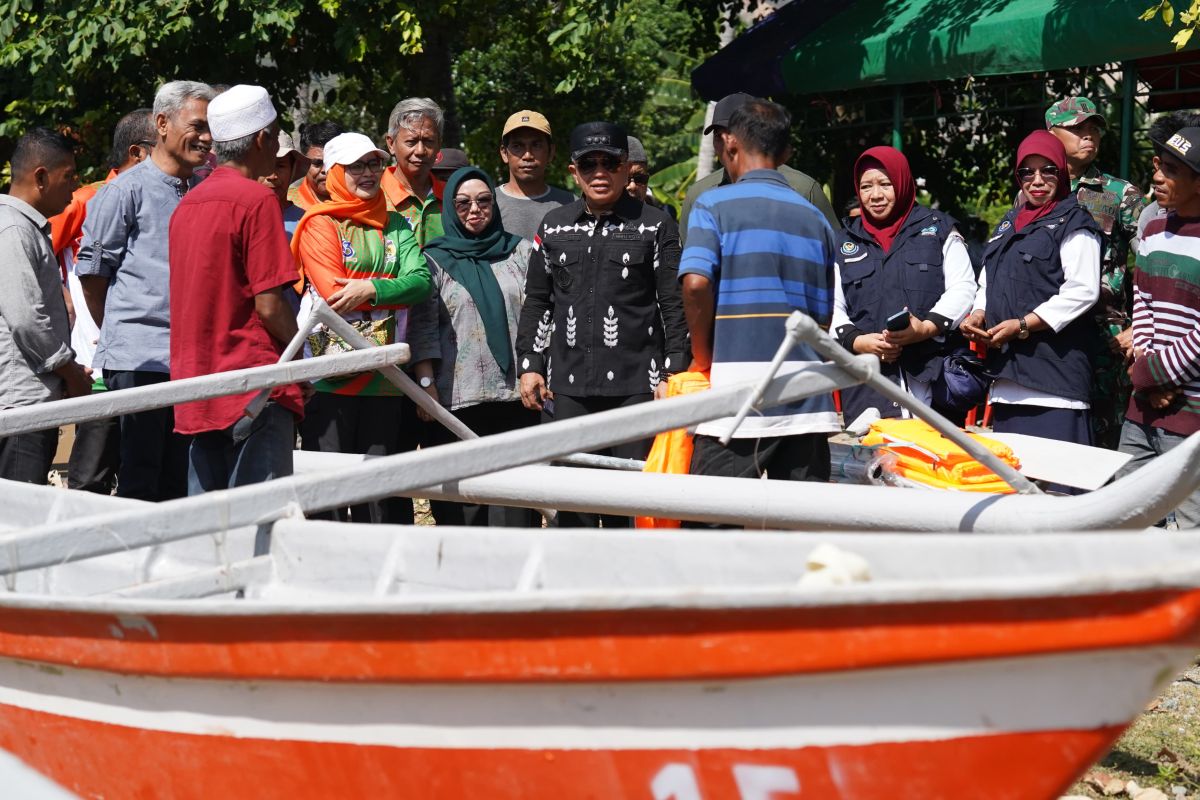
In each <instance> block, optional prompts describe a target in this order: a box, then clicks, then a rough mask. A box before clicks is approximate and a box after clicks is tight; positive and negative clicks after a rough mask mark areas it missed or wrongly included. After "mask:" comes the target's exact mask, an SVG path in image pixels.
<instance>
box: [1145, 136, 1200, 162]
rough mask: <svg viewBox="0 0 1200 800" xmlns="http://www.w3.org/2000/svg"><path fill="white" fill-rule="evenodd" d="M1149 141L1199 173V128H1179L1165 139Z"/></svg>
mask: <svg viewBox="0 0 1200 800" xmlns="http://www.w3.org/2000/svg"><path fill="white" fill-rule="evenodd" d="M1150 141H1152V142H1154V143H1155V144H1156V145H1158V146H1159V147H1161V148H1162V149H1163V151H1164V152H1167V153H1170V154H1171V155H1173V156H1175V157H1176V158H1178V159H1179V160H1180V161H1182V162H1183V163H1185V164H1187V165H1188V166H1189V167H1191V168H1192V172H1195V173H1200V128H1180V129H1179V130H1177V131H1176V132H1175V133H1173V134H1171V135H1170V136H1168V137H1167V138H1166V139H1163V140H1161V141H1160V140H1158V139H1154V138H1151V139H1150Z"/></svg>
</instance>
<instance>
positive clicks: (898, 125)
mask: <svg viewBox="0 0 1200 800" xmlns="http://www.w3.org/2000/svg"><path fill="white" fill-rule="evenodd" d="M903 127H904V91H903V87H901V86H897V87H896V88H895V90H894V91H893V92H892V147H894V148H896V149H897V150H903V149H904V147H903V141H902V138H901V136H900V131H901V129H902V128H903Z"/></svg>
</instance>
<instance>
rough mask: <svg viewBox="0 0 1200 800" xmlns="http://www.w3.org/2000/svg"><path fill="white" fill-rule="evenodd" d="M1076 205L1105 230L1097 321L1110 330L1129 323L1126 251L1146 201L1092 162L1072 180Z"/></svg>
mask: <svg viewBox="0 0 1200 800" xmlns="http://www.w3.org/2000/svg"><path fill="white" fill-rule="evenodd" d="M1071 188H1072V190H1074V192H1075V195H1076V198H1077V199H1078V200H1079V205H1081V206H1083V207H1084V208H1086V209H1087V210H1088V211H1089V212H1091V215H1092V218H1093V219H1094V220H1096V224H1098V225H1099V226H1100V229H1101V230H1103V231H1104V236H1105V243H1104V253H1103V255H1102V256H1101V259H1100V302H1099V303H1098V304H1097V307H1096V317H1097V321H1098V322H1101V323H1107V324H1108V326H1109V331H1110V334H1113V335H1115V334H1117V333H1119V332H1120V331H1121V330H1123V329H1124V328H1127V327H1129V322H1130V313H1131V311H1132V290H1133V286H1132V285H1131V284H1132V278H1131V276H1130V275H1129V274H1128V266H1129V251H1130V249H1131V246H1132V243H1133V241H1134V240H1135V239H1136V238H1137V223H1138V216H1139V215H1140V214H1141V213H1142V208H1143V207H1145V205H1146V201H1145V199H1144V198H1143V196H1142V193H1141V191H1140V190H1139V189H1138V188H1137V187H1136V186H1134V185H1133V184H1132V183H1130V182H1129V181H1123V180H1121V179H1120V178H1115V177H1113V176H1112V175H1108V174H1106V173H1103V172H1101V171H1100V170H1099V169H1097V168H1096V167H1095V166H1094V165H1093V166H1091V167H1088V170H1087V172H1085V173H1084V174H1083V176H1082V177H1080V178H1079V179H1078V180H1076V181H1072V182H1071Z"/></svg>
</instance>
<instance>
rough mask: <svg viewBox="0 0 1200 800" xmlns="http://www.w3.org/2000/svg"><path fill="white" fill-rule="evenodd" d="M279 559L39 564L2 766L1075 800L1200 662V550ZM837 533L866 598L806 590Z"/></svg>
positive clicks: (501, 538)
mask: <svg viewBox="0 0 1200 800" xmlns="http://www.w3.org/2000/svg"><path fill="white" fill-rule="evenodd" d="M252 540H253V533H252V532H250V531H243V532H241V533H239V534H236V535H232V536H227V537H225V538H224V539H223V540H218V537H214V538H212V539H210V540H209V541H207V542H203V543H197V542H192V543H190V544H191V550H190V551H189V552H188V553H187V554H186V555H185V556H181V557H180V558H175V559H172V558H170V557H169V554H168V553H166V551H165V550H160V551H159V552H157V553H156V552H154V551H153V550H151V549H143V550H141V551H130V552H126V553H118V554H114V555H110V556H105V557H102V558H99V559H95V560H94V561H95V562H96V563H94V564H92V565H91V566H90V567H88V566H86V565H87V562H81V563H77V564H68V565H64V566H63V567H52V568H47V569H43V570H38V571H35V572H22V573H20V574H19V576H18V580H17V585H16V586H15V587H13V588H15V589H16V591H10V592H7V593H3V594H0V747H3V748H4V749H6V750H8V751H10V752H12V753H14V754H15V755H17V756H18V757H19V758H21V759H23V760H24V761H25V762H27V763H28V764H30V765H31V766H33V767H35V768H36V769H38V770H39V771H41V772H43V773H44V774H46V775H48V776H50V777H52V778H53V779H55V780H56V781H58V782H59V783H60V784H61V785H62V786H64V787H66V788H68V789H70V790H72V791H74V792H76V793H78V794H80V795H82V796H85V797H154V798H213V797H256V798H275V797H278V798H288V800H299V799H300V798H330V797H347V798H359V797H421V798H474V797H487V798H493V799H496V800H498V799H500V798H566V797H570V798H656V800H667V798H674V799H675V800H695V798H754V799H756V800H766V799H767V798H774V799H775V800H783V799H784V798H792V797H797V798H804V797H839V798H876V797H879V798H883V797H887V798H942V797H944V798H959V797H989V798H1022V799H1024V800H1028V799H1036V798H1053V797H1057V796H1058V794H1059V793H1060V792H1061V790H1063V789H1064V788H1065V787H1066V786H1067V785H1069V784H1070V782H1071V781H1072V780H1073V779H1074V777H1075V776H1076V775H1077V774H1078V773H1079V772H1080V771H1082V770H1083V769H1085V768H1086V767H1087V766H1088V765H1090V764H1091V763H1093V762H1094V761H1095V760H1096V759H1097V758H1099V757H1100V756H1101V755H1102V754H1103V753H1104V752H1105V750H1106V748H1107V747H1109V745H1110V744H1111V742H1112V741H1113V740H1114V739H1115V738H1116V737H1117V736H1118V734H1119V733H1120V731H1121V730H1122V729H1123V727H1124V726H1125V725H1126V724H1127V723H1128V722H1129V721H1130V720H1131V719H1132V718H1133V717H1134V716H1136V715H1137V714H1138V713H1139V711H1140V710H1141V709H1142V708H1143V706H1144V704H1145V703H1146V702H1147V701H1148V700H1149V699H1150V698H1152V697H1154V696H1155V693H1156V692H1157V691H1158V690H1159V689H1161V687H1162V685H1163V683H1164V682H1165V681H1168V680H1169V679H1170V678H1171V677H1173V676H1174V675H1175V674H1177V672H1178V671H1179V670H1180V669H1181V668H1183V667H1185V666H1186V665H1187V664H1188V663H1190V661H1191V659H1192V657H1193V656H1194V655H1195V654H1196V652H1197V650H1198V649H1200V540H1198V539H1194V538H1192V537H1189V536H1169V535H1147V534H1133V533H1111V534H1065V535H1054V534H1046V535H1040V536H1037V537H1030V536H1017V535H996V536H985V537H980V536H971V535H964V534H930V535H925V536H922V537H921V538H920V539H919V540H917V539H914V538H912V537H907V536H896V535H892V534H862V533H846V534H837V535H833V534H805V533H741V532H739V533H732V532H712V533H708V532H704V533H691V534H684V535H680V534H678V533H658V532H628V533H612V532H610V533H604V532H599V531H597V532H575V531H563V532H558V533H556V534H554V535H547V534H545V533H542V532H536V531H488V530H469V529H438V528H399V527H397V528H386V527H365V526H347V525H338V524H336V523H320V522H308V521H303V520H296V521H281V522H278V523H276V524H275V526H274V532H273V534H272V542H271V548H270V553H269V554H268V555H260V556H253V554H252V552H251V550H252V547H253V544H252ZM831 541H833V542H836V545H837V547H838V548H841V549H842V550H843V551H847V552H850V553H853V554H855V555H857V556H859V557H861V558H862V559H865V561H866V563H867V565H868V566H869V570H870V580H869V581H867V582H860V583H853V584H849V585H836V586H810V585H807V584H806V583H805V582H804V581H803V578H804V576H805V574H806V561H807V559H808V558H809V556H810V555H811V554H812V552H813V550H814V548H816V547H817V546H818V545H820V544H823V543H829V542H831ZM205 560H208V561H209V562H210V563H211V566H212V567H214V569H212V570H211V571H209V572H204V571H203V570H202V569H201V568H202V567H203V562H204V561H205ZM185 561H186V562H188V563H186V564H185V563H184V562H185ZM104 562H107V563H104ZM222 564H225V565H226V566H224V567H222V566H221V565H222ZM235 564H240V566H237V567H236V568H234V565H235ZM198 570H199V571H198ZM146 576H149V577H150V578H151V580H150V581H149V582H142V580H141V579H142V578H144V577H146ZM130 580H131V581H134V582H135V584H134V585H133V586H131V587H127V588H124V589H120V588H117V587H118V586H119V585H120V584H121V583H122V582H123V581H130ZM39 587H43V588H49V589H50V590H52V591H53V592H54V594H52V595H47V594H44V593H41V592H40V590H39ZM71 592H81V593H82V592H90V593H91V594H87V595H85V594H79V595H76V596H71ZM239 594H240V595H241V597H240V598H239V597H238V595H239ZM196 595H208V596H206V597H197V596H196Z"/></svg>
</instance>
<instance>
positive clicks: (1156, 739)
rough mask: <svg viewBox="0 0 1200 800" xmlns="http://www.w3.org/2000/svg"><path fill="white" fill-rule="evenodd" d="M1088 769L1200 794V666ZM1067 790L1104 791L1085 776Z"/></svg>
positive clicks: (1167, 790)
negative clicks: (1090, 782)
mask: <svg viewBox="0 0 1200 800" xmlns="http://www.w3.org/2000/svg"><path fill="white" fill-rule="evenodd" d="M1089 772H1100V773H1105V774H1107V775H1109V776H1111V777H1114V778H1120V779H1121V780H1122V781H1131V780H1132V781H1135V782H1137V784H1138V785H1139V786H1141V787H1143V788H1145V787H1155V788H1157V789H1160V790H1162V791H1163V792H1165V793H1166V794H1167V796H1169V797H1172V798H1175V797H1185V798H1200V667H1193V668H1192V669H1190V670H1188V671H1187V672H1186V673H1184V674H1183V675H1182V676H1180V677H1179V678H1178V679H1177V680H1175V681H1174V682H1173V683H1172V684H1171V685H1170V686H1169V687H1168V688H1167V690H1166V692H1164V693H1163V695H1162V696H1161V697H1159V698H1158V699H1157V700H1156V701H1155V702H1154V703H1152V704H1151V705H1150V707H1149V708H1148V709H1147V711H1146V712H1145V713H1144V714H1142V715H1141V716H1140V717H1138V718H1137V720H1136V721H1135V722H1134V723H1133V725H1131V726H1130V728H1129V730H1127V731H1125V735H1124V736H1122V737H1121V738H1120V740H1119V741H1118V742H1117V744H1116V746H1115V747H1113V749H1112V751H1111V752H1109V754H1108V755H1106V756H1105V757H1104V758H1103V759H1101V760H1100V762H1099V763H1098V764H1096V765H1095V766H1094V767H1093V768H1092V770H1090V771H1089ZM1176 787H1182V788H1183V790H1184V794H1183V795H1179V794H1178V793H1177V792H1176V791H1173V790H1175V789H1176ZM1067 794H1072V795H1082V796H1084V797H1093V798H1103V797H1104V796H1105V795H1104V794H1102V793H1101V792H1100V791H1098V790H1097V789H1096V788H1095V787H1094V786H1092V785H1091V784H1089V783H1088V782H1087V780H1086V778H1085V779H1084V780H1082V781H1080V782H1079V783H1076V784H1075V785H1074V786H1072V787H1071V790H1070V791H1068V792H1067ZM1118 797H1124V795H1123V794H1122V795H1118Z"/></svg>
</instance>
